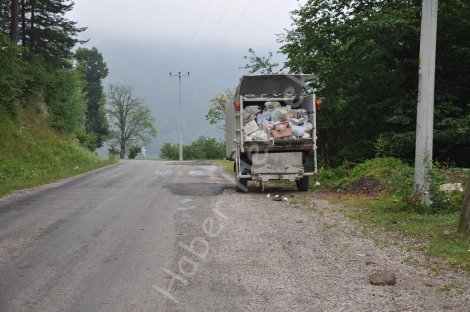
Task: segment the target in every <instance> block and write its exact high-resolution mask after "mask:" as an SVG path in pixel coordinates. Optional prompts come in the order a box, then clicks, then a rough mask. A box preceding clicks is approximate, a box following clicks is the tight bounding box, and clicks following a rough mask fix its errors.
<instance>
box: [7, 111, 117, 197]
mask: <svg viewBox="0 0 470 312" xmlns="http://www.w3.org/2000/svg"><path fill="white" fill-rule="evenodd" d="M18 115H19V117H18V119H11V118H9V117H8V115H7V114H5V112H4V110H3V109H2V108H0V181H1V183H0V195H3V194H6V193H9V192H11V191H13V190H17V189H21V188H25V187H30V186H35V185H39V184H43V183H47V182H51V181H53V180H56V179H60V178H64V177H68V176H71V175H75V174H78V173H82V172H85V171H88V170H91V169H94V168H98V167H101V166H104V165H107V164H110V163H111V162H110V161H108V160H104V159H101V158H99V157H97V156H96V155H94V154H92V153H90V152H89V151H88V150H86V149H84V148H83V147H81V146H80V145H79V144H78V143H77V141H76V140H75V139H71V138H68V137H65V136H64V135H62V134H60V133H58V132H56V131H54V130H52V129H51V128H50V127H49V125H48V123H47V122H46V121H45V119H44V118H43V116H41V115H38V113H37V111H36V110H35V109H34V108H27V109H26V110H23V111H21V112H20V113H19V114H18Z"/></svg>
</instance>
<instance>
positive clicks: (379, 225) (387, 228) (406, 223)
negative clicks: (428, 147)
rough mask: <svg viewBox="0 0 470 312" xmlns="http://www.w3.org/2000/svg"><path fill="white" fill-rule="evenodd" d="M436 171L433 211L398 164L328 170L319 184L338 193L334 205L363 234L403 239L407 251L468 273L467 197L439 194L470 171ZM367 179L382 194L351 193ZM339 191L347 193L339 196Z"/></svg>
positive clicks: (407, 168) (383, 160)
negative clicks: (463, 227)
mask: <svg viewBox="0 0 470 312" xmlns="http://www.w3.org/2000/svg"><path fill="white" fill-rule="evenodd" d="M435 168H436V169H435V170H434V172H433V178H434V180H433V186H432V190H431V195H432V200H433V201H434V203H433V205H432V206H431V207H430V208H428V207H423V206H420V205H419V203H417V202H416V199H415V198H414V196H413V188H412V181H413V170H412V168H411V167H410V166H408V165H406V164H405V163H403V162H401V161H399V160H396V159H391V158H377V159H373V160H369V161H366V162H365V163H363V164H360V165H358V166H356V167H354V168H347V167H345V166H341V167H340V168H336V169H326V170H324V171H323V172H321V174H320V176H319V179H320V181H321V182H322V183H323V184H324V185H322V188H323V189H327V190H330V191H335V193H334V194H331V197H332V199H331V200H332V201H333V202H335V203H341V204H342V206H343V208H342V209H341V211H342V212H343V213H344V214H345V215H346V216H347V217H349V218H351V219H353V220H356V221H358V222H359V224H360V225H361V226H362V227H363V229H364V230H365V232H370V230H374V231H384V232H393V233H399V234H400V235H402V236H403V238H404V240H403V246H404V248H411V249H417V250H419V251H421V252H423V253H425V254H426V255H428V256H430V257H436V258H438V259H441V260H444V262H446V263H447V264H448V265H450V266H451V267H454V268H464V269H466V270H467V271H468V272H470V234H469V235H462V234H459V233H457V225H458V222H459V218H460V212H461V209H462V208H463V195H462V194H461V193H460V194H456V193H453V194H445V193H443V192H439V191H438V186H439V184H441V183H447V182H452V183H455V182H461V183H464V182H465V177H466V174H467V173H468V170H466V169H457V168H446V167H442V166H436V167H435ZM365 178H367V179H373V180H375V181H378V183H379V184H380V185H381V187H382V188H383V190H384V192H383V193H380V194H379V196H377V194H374V193H371V194H368V193H367V192H365V193H364V194H358V193H356V192H351V191H348V190H349V189H348V188H349V187H350V186H351V185H354V184H355V183H357V182H358V181H359V182H361V181H364V179H365ZM361 183H362V182H361ZM365 185H366V186H367V184H365ZM338 189H340V190H343V193H341V194H340V195H338V193H336V191H337V190H338ZM404 261H405V263H409V264H413V263H414V262H415V260H414V259H412V258H407V259H405V260H404Z"/></svg>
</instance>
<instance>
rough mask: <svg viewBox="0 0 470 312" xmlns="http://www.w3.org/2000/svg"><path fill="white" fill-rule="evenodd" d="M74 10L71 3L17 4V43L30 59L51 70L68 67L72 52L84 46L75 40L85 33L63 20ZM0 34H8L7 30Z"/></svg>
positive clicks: (66, 0)
mask: <svg viewBox="0 0 470 312" xmlns="http://www.w3.org/2000/svg"><path fill="white" fill-rule="evenodd" d="M73 7H74V2H73V1H70V0H44V1H36V0H23V1H20V16H19V25H20V27H19V39H20V45H21V46H22V47H23V48H24V49H25V51H26V52H27V54H28V55H29V56H32V55H36V56H40V57H41V58H42V59H43V60H44V61H45V63H46V64H47V65H48V66H51V67H64V66H66V67H67V66H69V63H70V62H69V60H70V57H71V55H72V52H71V50H72V48H73V47H74V46H75V45H76V44H77V43H79V42H83V41H80V40H78V39H76V36H77V35H78V34H79V33H80V32H82V31H84V30H85V29H86V28H83V27H78V26H77V23H76V22H74V21H70V20H68V19H67V18H66V17H65V15H66V14H67V13H68V12H70V11H71V10H72V9H73ZM3 15H4V16H3V18H9V17H10V14H3ZM0 25H1V23H0ZM0 31H1V32H3V33H7V32H8V29H4V28H2V29H0Z"/></svg>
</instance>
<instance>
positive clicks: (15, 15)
mask: <svg viewBox="0 0 470 312" xmlns="http://www.w3.org/2000/svg"><path fill="white" fill-rule="evenodd" d="M10 11H11V18H10V40H11V42H13V43H14V44H16V43H17V42H18V23H19V19H20V3H19V0H11V7H10Z"/></svg>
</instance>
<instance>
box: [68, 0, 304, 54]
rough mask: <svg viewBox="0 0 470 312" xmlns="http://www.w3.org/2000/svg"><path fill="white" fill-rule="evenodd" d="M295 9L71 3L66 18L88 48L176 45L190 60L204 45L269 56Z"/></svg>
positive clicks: (275, 3) (156, 1)
mask: <svg viewBox="0 0 470 312" xmlns="http://www.w3.org/2000/svg"><path fill="white" fill-rule="evenodd" d="M302 2H305V1H301V3H302ZM297 7H298V1H297V0H171V1H165V0H120V1H116V0H99V1H97V0H76V1H75V8H74V10H73V12H71V13H70V16H71V19H72V20H76V21H78V22H79V24H80V25H81V26H88V28H89V29H88V31H87V32H86V33H85V34H84V36H88V37H90V36H91V38H92V40H91V41H92V43H93V42H96V43H99V42H101V41H103V40H106V39H122V38H132V39H133V40H138V41H151V42H158V43H164V42H167V43H170V44H171V43H174V42H178V43H184V44H186V46H187V47H189V49H185V50H184V51H178V52H181V53H183V54H184V53H185V52H186V53H188V54H189V55H190V56H191V55H194V54H195V53H197V51H198V50H200V49H201V46H203V45H204V44H211V45H216V46H217V45H218V46H219V48H220V47H221V46H231V45H236V46H240V45H242V46H250V47H253V48H255V49H256V48H257V47H258V48H261V49H263V48H269V49H270V50H273V47H276V46H277V45H276V44H275V40H276V36H275V34H278V33H282V32H283V29H284V28H288V27H289V26H290V24H291V20H290V15H289V12H290V11H292V10H294V9H296V8H297ZM187 50H188V51H187Z"/></svg>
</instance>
